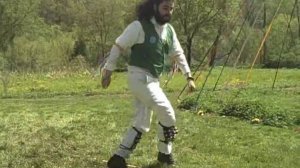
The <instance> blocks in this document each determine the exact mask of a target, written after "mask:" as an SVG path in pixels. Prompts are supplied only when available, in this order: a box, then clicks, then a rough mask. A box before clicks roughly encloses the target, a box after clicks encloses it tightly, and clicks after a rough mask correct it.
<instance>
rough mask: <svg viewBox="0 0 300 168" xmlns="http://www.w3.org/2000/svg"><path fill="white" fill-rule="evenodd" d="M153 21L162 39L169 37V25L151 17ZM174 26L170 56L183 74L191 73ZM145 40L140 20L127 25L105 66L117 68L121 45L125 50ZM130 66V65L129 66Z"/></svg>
mask: <svg viewBox="0 0 300 168" xmlns="http://www.w3.org/2000/svg"><path fill="white" fill-rule="evenodd" d="M151 22H152V23H153V24H154V27H155V30H156V32H157V34H158V35H159V37H160V38H161V39H163V40H164V39H166V38H167V25H166V24H165V25H159V24H158V23H157V22H156V20H155V19H154V18H152V19H151ZM171 28H172V32H173V45H172V46H171V47H170V51H169V55H168V56H169V57H170V59H173V60H175V61H176V64H177V65H178V66H179V68H180V70H181V71H182V73H183V74H187V73H190V72H191V71H190V68H189V66H188V63H187V61H186V58H185V55H184V53H183V49H182V47H181V45H180V43H179V41H178V39H177V35H176V33H175V31H174V29H173V27H172V26H171ZM144 41H145V32H144V30H143V27H142V25H141V23H140V22H139V21H134V22H132V23H131V24H129V25H128V26H127V28H126V29H125V30H124V32H123V33H122V34H121V35H120V36H119V37H118V38H117V39H116V41H115V42H116V44H117V45H118V47H117V46H116V45H114V46H113V47H112V49H111V52H110V55H109V57H108V60H107V62H106V64H105V65H104V68H105V69H107V70H111V71H113V70H115V69H116V62H117V58H118V57H119V56H120V53H121V51H120V49H119V48H120V47H121V48H122V49H123V50H127V49H129V48H131V47H132V46H134V45H135V44H142V43H144ZM129 68H130V66H129Z"/></svg>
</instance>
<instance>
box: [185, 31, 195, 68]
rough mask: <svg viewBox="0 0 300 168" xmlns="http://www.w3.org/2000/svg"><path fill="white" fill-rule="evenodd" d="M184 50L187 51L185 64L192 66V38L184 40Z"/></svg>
mask: <svg viewBox="0 0 300 168" xmlns="http://www.w3.org/2000/svg"><path fill="white" fill-rule="evenodd" d="M186 42H187V43H186V49H187V55H186V56H187V62H188V64H189V66H191V64H192V45H193V38H192V37H187V40H186Z"/></svg>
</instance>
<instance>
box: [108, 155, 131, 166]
mask: <svg viewBox="0 0 300 168" xmlns="http://www.w3.org/2000/svg"><path fill="white" fill-rule="evenodd" d="M107 167H108V168H127V164H126V161H125V159H124V158H122V157H121V156H119V155H113V156H112V157H111V158H110V159H109V160H108V162H107Z"/></svg>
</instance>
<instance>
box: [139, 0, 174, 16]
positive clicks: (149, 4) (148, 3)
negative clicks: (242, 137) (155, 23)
mask: <svg viewBox="0 0 300 168" xmlns="http://www.w3.org/2000/svg"><path fill="white" fill-rule="evenodd" d="M163 1H174V0H144V1H143V2H142V3H141V4H140V5H139V6H138V7H137V11H136V13H137V18H138V20H150V19H151V18H152V17H153V16H154V14H155V11H154V8H153V7H154V5H156V6H157V7H158V5H159V4H160V3H162V2H163Z"/></svg>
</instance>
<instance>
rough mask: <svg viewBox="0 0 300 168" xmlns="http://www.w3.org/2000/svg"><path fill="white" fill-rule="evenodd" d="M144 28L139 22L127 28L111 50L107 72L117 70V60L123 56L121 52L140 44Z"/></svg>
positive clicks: (106, 65) (105, 66)
mask: <svg viewBox="0 0 300 168" xmlns="http://www.w3.org/2000/svg"><path fill="white" fill-rule="evenodd" d="M141 30H142V26H141V24H140V22H139V21H134V22H132V23H131V24H129V25H128V26H127V28H126V29H125V30H124V32H123V33H122V34H121V35H120V36H119V37H118V38H117V39H116V41H115V43H116V44H115V45H114V46H113V47H112V48H111V51H110V54H109V57H108V59H107V62H106V64H105V65H104V68H105V69H107V70H111V71H113V70H115V69H116V64H117V59H118V58H119V56H120V55H121V52H122V51H124V50H127V49H128V48H131V47H132V46H133V45H134V44H136V43H137V42H138V39H139V37H140V33H141Z"/></svg>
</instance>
